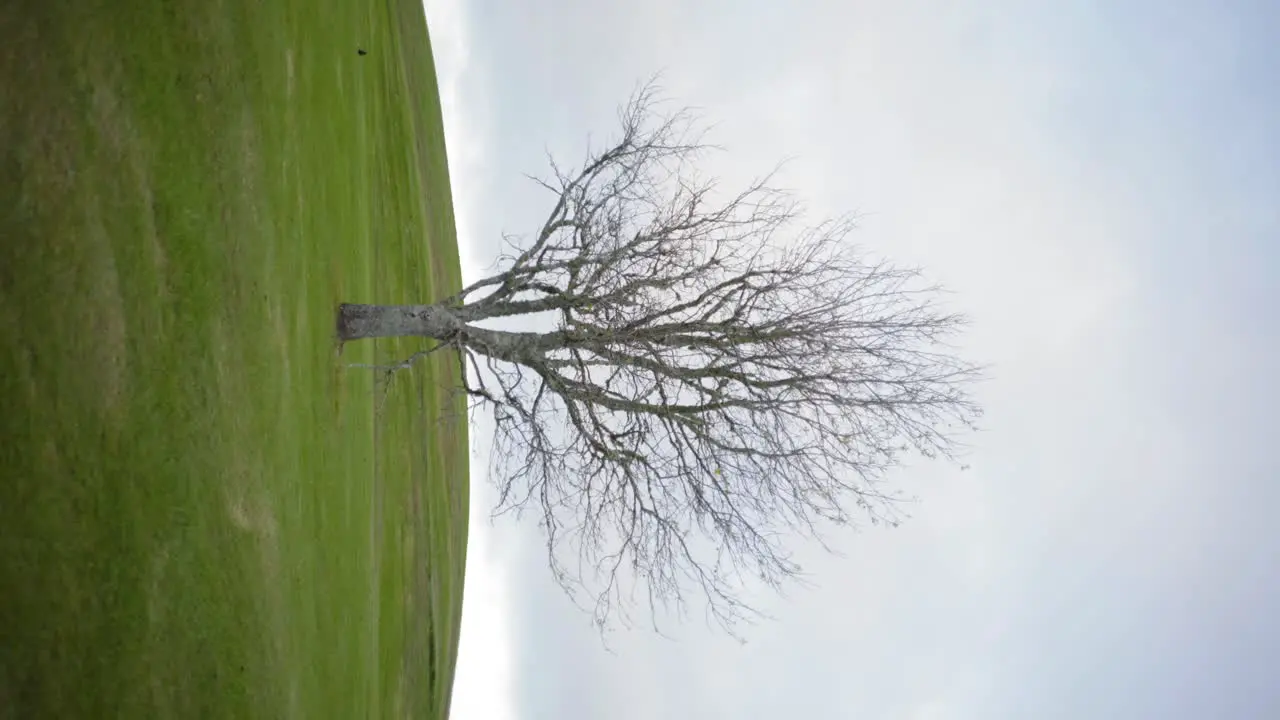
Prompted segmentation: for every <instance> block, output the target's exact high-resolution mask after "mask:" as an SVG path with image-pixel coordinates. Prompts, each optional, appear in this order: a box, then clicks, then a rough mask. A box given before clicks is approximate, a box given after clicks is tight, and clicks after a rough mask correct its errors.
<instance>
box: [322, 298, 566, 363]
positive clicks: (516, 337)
mask: <svg viewBox="0 0 1280 720" xmlns="http://www.w3.org/2000/svg"><path fill="white" fill-rule="evenodd" d="M469 317H470V315H469V314H468V311H467V309H466V308H462V309H459V308H454V307H449V306H447V305H362V304H359V303H342V304H341V305H339V306H338V318H337V330H338V340H339V342H349V341H351V340H364V339H368V338H387V337H405V336H413V337H428V338H434V339H435V340H438V341H440V342H442V343H445V342H454V343H457V344H458V345H459V346H461V347H467V348H470V349H471V350H473V351H475V352H478V353H480V354H482V355H487V356H489V357H492V358H496V359H498V360H505V361H507V362H513V363H520V364H523V365H534V364H537V363H539V362H540V361H541V360H542V359H543V354H544V353H545V352H547V351H548V350H551V349H554V348H556V347H560V346H562V345H563V344H564V339H563V337H562V335H563V333H558V332H556V333H531V332H511V331H508V330H494V329H491V328H484V327H479V326H476V325H471V324H468V323H467V321H466V319H467V318H469Z"/></svg>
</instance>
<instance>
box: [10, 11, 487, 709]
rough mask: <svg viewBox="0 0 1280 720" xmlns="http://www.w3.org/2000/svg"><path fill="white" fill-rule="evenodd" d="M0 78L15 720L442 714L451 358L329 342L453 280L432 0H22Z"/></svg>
mask: <svg viewBox="0 0 1280 720" xmlns="http://www.w3.org/2000/svg"><path fill="white" fill-rule="evenodd" d="M357 47H363V48H365V49H366V50H368V52H369V54H368V55H367V56H364V57H360V56H358V55H357V53H356V49H357ZM0 88H2V89H0V97H2V98H3V99H2V100H0V718H7V717H12V718H23V719H27V718H40V717H57V718H71V717H148V718H151V717H157V718H162V717H178V718H204V717H234V718H247V717H262V718H290V717H292V718H321V717H333V718H343V719H344V720H346V719H350V718H359V717H388V716H392V717H395V716H410V715H411V716H415V717H444V716H445V715H446V714H447V712H448V698H449V690H450V686H451V684H452V676H453V668H454V661H455V657H456V649H457V642H458V629H459V621H460V611H461V600H462V573H463V567H464V559H465V553H466V532H467V527H466V518H467V502H468V500H467V480H466V478H467V453H466V426H465V421H464V418H463V417H462V415H461V412H460V410H461V406H460V401H459V400H458V398H457V397H456V396H455V395H454V394H452V393H450V392H449V391H448V389H447V388H448V386H450V385H452V381H453V377H454V376H453V372H454V370H453V368H452V366H451V364H450V363H451V360H450V359H448V358H443V357H442V358H437V359H435V361H434V362H433V363H431V364H428V365H426V366H424V367H423V368H422V369H420V370H419V371H418V372H416V373H415V374H413V375H403V376H402V377H400V378H398V379H397V380H396V381H395V384H394V385H392V386H391V388H392V389H391V392H390V393H389V395H388V397H387V400H386V405H385V406H384V407H383V409H382V411H381V412H380V413H377V414H375V399H376V397H375V387H374V376H373V375H372V374H371V373H370V372H369V371H364V370H356V369H347V368H346V367H345V365H346V363H349V362H370V361H373V360H374V359H375V358H376V359H378V360H379V361H382V360H389V359H392V358H398V357H403V356H405V355H407V354H408V353H410V352H412V351H413V350H415V349H418V345H417V344H415V343H413V342H409V341H403V342H395V343H391V342H387V343H379V344H378V345H377V346H376V347H375V345H374V344H373V343H372V342H361V343H354V344H351V345H348V346H347V347H346V348H345V349H344V351H343V354H342V356H341V357H338V356H337V355H336V353H335V345H334V341H333V320H334V309H335V306H336V304H337V303H338V302H341V301H352V302H388V303H397V302H412V301H426V300H430V299H434V298H436V297H440V296H442V295H444V294H447V293H448V292H451V291H453V290H454V289H456V286H457V285H458V283H459V269H458V255H457V246H456V240H455V237H454V224H453V210H452V205H451V201H450V191H449V184H448V173H447V168H446V162H445V152H444V138H443V131H442V128H441V119H440V107H439V101H438V97H437V93H436V88H435V75H434V67H433V65H432V61H431V49H430V45H429V41H428V38H427V29H426V22H425V18H424V17H423V12H422V8H421V5H420V3H419V0H375V1H374V2H371V3H352V2H339V1H335V0H318V1H317V2H304V1H303V0H278V1H276V2H270V3H262V2H249V1H247V0H205V1H200V2H197V1H196V0H176V1H171V2H163V3H161V2H154V1H153V0H113V1H112V2H106V1H105V0H102V1H97V2H95V1H94V0H79V1H75V2H64V3H54V2H46V1H43V0H10V1H9V2H5V3H3V4H0ZM378 392H380V391H378Z"/></svg>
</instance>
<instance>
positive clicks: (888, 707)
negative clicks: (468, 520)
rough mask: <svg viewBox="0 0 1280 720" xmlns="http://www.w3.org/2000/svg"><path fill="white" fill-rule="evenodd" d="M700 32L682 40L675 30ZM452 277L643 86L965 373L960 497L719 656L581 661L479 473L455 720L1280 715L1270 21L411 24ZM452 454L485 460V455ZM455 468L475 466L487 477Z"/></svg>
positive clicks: (599, 7) (819, 5)
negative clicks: (430, 50)
mask: <svg viewBox="0 0 1280 720" xmlns="http://www.w3.org/2000/svg"><path fill="white" fill-rule="evenodd" d="M695 8H696V9H695ZM427 12H428V21H429V22H430V24H431V32H432V38H433V42H434V45H435V52H436V60H437V64H438V70H439V73H440V81H441V88H442V94H443V100H444V106H445V113H446V132H447V141H448V146H449V153H450V164H451V172H452V178H453V190H454V197H455V202H456V204H457V210H458V216H459V217H458V229H459V240H460V242H461V243H462V246H463V253H464V262H465V265H466V267H465V272H466V273H467V274H468V276H471V277H474V276H475V274H476V273H478V272H479V271H480V269H481V268H482V266H483V265H485V264H487V263H489V262H490V261H491V260H492V259H493V256H494V253H495V250H496V247H497V241H498V238H499V236H500V233H501V232H502V231H512V232H522V231H524V232H527V231H528V230H530V229H531V228H533V227H535V225H534V224H535V223H536V222H538V220H539V219H540V214H541V213H544V212H545V211H546V209H547V200H548V196H547V195H545V194H544V193H542V192H540V191H539V190H538V189H537V188H536V187H535V186H533V185H532V184H531V183H530V182H529V181H527V180H525V179H523V177H522V173H526V172H534V173H536V172H539V171H541V170H542V169H543V168H544V164H543V162H544V161H543V152H544V150H547V149H549V150H551V151H552V152H554V153H556V154H557V155H558V156H560V157H562V158H564V159H565V160H577V159H579V158H580V155H581V150H582V148H583V147H584V143H585V141H586V139H587V135H588V134H589V133H594V134H595V136H596V137H602V136H604V135H607V134H608V133H609V132H610V131H612V130H613V125H612V120H613V112H614V109H615V107H616V105H617V104H618V103H619V102H621V101H622V100H624V99H625V98H626V96H627V94H628V93H629V92H630V91H631V90H632V89H633V88H634V86H635V84H636V82H637V81H638V80H639V79H642V78H644V77H646V76H649V75H651V74H652V73H654V72H655V71H659V70H661V71H664V73H665V84H666V88H667V91H668V95H669V96H671V97H672V98H674V99H676V100H678V101H680V102H681V103H687V104H693V105H697V106H699V107H701V108H702V111H703V114H704V115H705V117H706V118H707V119H708V120H709V121H712V122H714V123H715V124H716V129H715V134H714V136H713V138H714V139H715V140H716V141H718V142H720V144H723V145H725V146H727V148H728V151H729V152H728V154H727V155H725V156H724V157H722V158H720V159H718V160H717V161H716V164H715V167H714V169H715V170H716V171H717V172H718V173H720V174H721V175H723V176H724V177H725V178H726V179H728V180H731V181H732V180H735V179H736V180H738V181H739V182H741V181H744V180H746V179H749V177H750V176H751V175H753V174H756V173H759V172H760V171H763V170H767V169H769V168H771V167H772V166H773V165H774V164H775V163H776V162H777V161H779V160H781V159H783V158H794V161H793V162H792V163H791V164H790V165H789V166H788V169H787V171H786V173H785V174H784V176H783V179H784V181H785V183H786V184H787V185H788V186H790V187H792V188H794V189H796V191H797V192H799V193H801V194H802V195H803V196H805V197H806V198H807V199H808V200H809V201H810V202H809V204H810V207H811V208H812V209H813V210H814V211H815V212H816V213H818V214H834V213H840V212H844V211H857V212H860V213H862V214H863V215H864V220H863V221H862V223H861V229H860V230H859V231H858V235H857V240H858V241H859V242H861V243H863V244H865V245H867V246H869V247H871V248H873V249H875V250H878V251H881V252H884V253H887V254H889V255H890V256H892V257H894V258H896V259H899V260H902V261H905V262H911V263H918V264H920V265H922V266H924V267H925V268H926V269H927V270H928V271H929V273H930V276H931V277H932V278H933V279H936V280H940V281H942V282H943V283H945V284H946V285H948V286H949V287H950V288H951V289H952V290H954V291H955V297H954V301H955V302H956V303H957V304H958V306H959V307H960V308H961V309H963V310H965V311H967V312H968V313H969V314H970V315H971V316H972V318H973V320H974V323H975V324H974V326H973V328H972V331H971V333H970V336H969V337H970V341H969V343H968V352H969V353H970V355H971V357H972V358H973V359H975V360H978V361H981V362H987V363H991V364H992V365H993V369H992V372H991V375H992V380H991V381H990V382H988V383H987V384H985V385H984V386H983V387H982V388H981V390H980V396H981V400H982V402H983V403H984V404H985V406H986V408H987V411H988V414H987V417H986V418H985V420H984V425H985V426H986V431H985V432H984V433H983V434H982V435H980V436H978V437H976V438H974V444H975V450H974V452H973V454H972V456H971V458H970V462H971V465H972V469H971V470H970V471H969V472H965V473H962V472H958V471H957V470H955V469H954V468H952V467H948V466H940V465H934V466H931V465H923V464H922V465H917V466H912V467H909V468H906V469H904V470H902V471H901V472H900V473H898V474H897V475H896V476H895V480H896V482H897V483H898V484H899V486H900V487H902V488H904V489H906V490H907V491H909V492H912V493H914V494H916V495H918V496H919V497H920V499H921V500H920V503H919V504H918V505H917V506H916V507H915V508H914V510H913V514H914V519H913V520H911V521H910V522H909V523H907V525H905V526H904V527H903V528H901V529H898V530H892V531H888V530H883V531H882V530H869V531H864V532H861V533H856V534H855V533H849V534H844V535H837V536H835V537H834V538H833V542H834V543H835V544H836V545H837V546H838V547H839V548H840V549H841V551H842V552H843V557H834V556H826V555H823V554H821V553H818V552H816V551H815V550H814V549H813V548H808V550H807V552H806V554H805V557H806V558H808V562H807V563H806V569H807V570H808V571H810V573H811V574H812V576H813V581H814V584H815V587H813V588H810V589H802V588H797V589H796V590H795V591H794V592H792V593H791V594H790V596H789V597H787V598H785V599H782V598H774V597H772V596H768V595H762V596H761V597H760V598H759V599H758V600H759V602H761V603H763V604H764V606H765V608H766V609H767V610H768V611H770V612H771V613H772V614H773V615H774V618H775V619H774V620H772V621H769V622H765V623H763V624H760V625H757V626H755V627H752V628H749V629H748V630H747V640H748V642H747V643H746V644H745V645H740V644H738V643H735V642H733V641H732V640H729V639H728V638H726V637H724V636H723V635H722V634H719V633H716V632H714V631H712V630H709V629H707V628H706V627H705V626H703V625H702V624H701V623H700V622H698V621H694V622H691V623H689V624H687V625H685V626H681V627H678V628H675V629H674V631H673V633H672V634H673V635H674V636H675V637H674V639H663V638H660V637H657V636H655V635H654V634H653V633H651V632H649V631H647V630H646V629H645V628H644V627H641V628H638V629H636V630H633V631H630V632H624V633H620V634H618V635H616V636H614V637H612V638H611V641H610V644H611V649H612V652H611V653H610V652H606V650H605V649H604V648H603V647H602V646H601V643H600V640H599V638H598V636H597V635H596V634H595V631H594V630H593V629H592V628H591V627H590V625H589V622H588V617H587V616H586V615H584V614H583V613H581V612H580V611H579V610H577V609H576V608H575V607H574V606H573V605H571V604H570V602H569V601H568V600H567V599H566V598H565V597H564V596H563V595H562V594H560V592H559V591H558V590H557V589H556V588H555V587H554V586H553V585H552V584H551V578H550V575H549V573H548V572H547V568H546V565H545V562H544V560H543V557H542V555H541V552H542V551H541V547H540V545H539V536H538V534H537V532H536V528H534V527H533V526H532V525H530V526H520V525H516V524H514V523H513V522H511V521H507V520H503V521H500V522H498V523H496V524H491V523H490V522H489V521H488V519H487V514H486V511H487V509H488V507H489V506H490V505H491V503H492V498H493V495H492V492H491V490H490V489H489V487H488V486H487V485H486V484H485V478H484V477H483V475H482V474H481V473H480V472H479V471H482V470H483V469H484V467H485V463H484V461H483V458H482V457H475V458H473V465H474V466H475V469H476V470H477V473H476V475H475V477H474V478H473V487H474V491H473V500H472V505H473V508H474V510H475V515H474V518H473V521H472V537H471V544H470V556H469V560H468V569H467V586H466V601H465V610H464V618H463V639H462V654H461V658H460V662H459V668H458V676H457V683H456V686H455V697H454V716H455V717H457V718H461V719H462V720H470V719H471V718H493V719H494V720H516V719H519V720H531V719H535V718H536V719H542V718H546V719H552V718H555V719H557V720H560V719H563V720H577V719H580V718H581V719H585V718H601V717H608V718H611V719H613V720H631V719H633V718H635V719H639V718H654V717H688V718H698V717H734V718H770V719H771V720H772V719H775V718H778V717H797V718H806V720H815V719H819V718H861V719H868V720H878V719H881V718H883V719H885V720H890V719H892V720H897V719H901V720H951V719H958V720H979V719H982V720H988V719H995V720H1003V719H1006V718H1007V719H1010V720H1014V719H1023V718H1042V719H1044V720H1051V719H1055V718H1063V719H1064V720H1065V719H1072V720H1075V719H1078V718H1091V719H1095V720H1103V719H1107V718H1125V719H1131V718H1168V719H1172V720H1181V719H1186V720H1192V719H1194V720H1202V719H1203V718H1231V719H1233V720H1235V719H1246V718H1278V717H1280V678H1278V677H1277V674H1278V672H1280V614H1278V613H1277V608H1278V607H1280V569H1278V568H1280V532H1278V531H1277V530H1276V529H1275V524H1276V522H1277V521H1276V519H1275V518H1276V516H1277V514H1278V513H1280V485H1278V484H1277V472H1276V471H1277V469H1278V465H1280V463H1277V461H1276V447H1275V445H1276V442H1277V439H1280V434H1278V432H1277V428H1280V423H1278V422H1277V421H1276V418H1275V417H1274V414H1273V412H1272V411H1273V409H1274V408H1275V406H1276V401H1277V400H1278V399H1280V380H1277V377H1278V376H1280V374H1278V373H1277V372H1276V369H1277V359H1278V358H1280V353H1277V350H1278V349H1280V347H1278V345H1280V342H1278V341H1280V333H1278V332H1277V323H1276V308H1280V291H1278V290H1277V289H1276V284H1275V283H1274V282H1273V276H1274V275H1275V274H1276V271H1277V269H1280V268H1278V267H1277V262H1276V260H1277V257H1278V256H1280V244H1277V243H1278V241H1280V237H1277V233H1278V232H1280V211H1278V209H1277V208H1278V207H1280V202H1278V201H1280V132H1278V131H1280V50H1276V49H1275V48H1280V43H1277V41H1276V36H1277V32H1280V12H1278V11H1277V5H1276V4H1275V3H1267V2H1256V3H1248V2H1234V3H1232V2H1221V1H1219V2H1213V1H1211V0H1206V1H1205V2H1176V1H1171V0H1165V1H1162V2H1161V1H1152V2H1142V1H1138V0H1131V1H1130V2H1083V1H1082V2H1062V1H1061V0H1059V1H1053V0H1045V1H1044V2H1013V1H999V0H988V1H986V2H981V3H976V2H975V3H954V2H946V3H944V2H940V1H939V2H921V1H910V0H883V1H878V2H877V1H870V0H867V1H857V0H843V1H835V0H833V1H831V2H817V1H802V0H791V1H789V2H777V1H772V2H770V1H764V0H733V1H729V0H713V1H706V2H698V3H695V2H688V1H685V2H682V1H680V0H647V1H645V2H625V3H624V2H601V1H600V0H540V1H539V2H524V1H522V0H476V1H474V2H466V0H427ZM477 439H480V438H477ZM480 451H481V452H482V451H483V448H480Z"/></svg>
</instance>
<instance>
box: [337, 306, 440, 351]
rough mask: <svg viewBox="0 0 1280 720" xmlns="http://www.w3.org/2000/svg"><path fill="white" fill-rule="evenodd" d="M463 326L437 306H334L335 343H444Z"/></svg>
mask: <svg viewBox="0 0 1280 720" xmlns="http://www.w3.org/2000/svg"><path fill="white" fill-rule="evenodd" d="M463 327H464V323H463V322H462V320H461V318H459V317H458V315H457V313H455V312H454V311H453V310H452V309H451V308H447V307H444V306H441V305H361V304H357V303H342V304H341V305H339V306H338V322H337V329H338V340H340V341H342V342H347V341H349V340H363V339H366V338H384V337H401V336H405V335H412V336H415V337H429V338H435V339H437V340H442V341H443V340H448V339H449V338H451V337H453V336H454V335H455V334H457V333H458V332H459V331H461V330H462V329H463Z"/></svg>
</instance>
